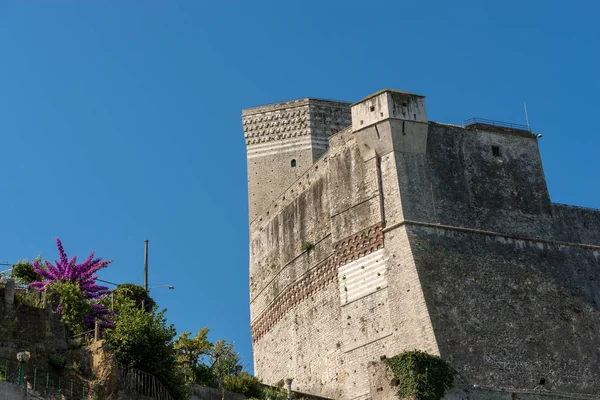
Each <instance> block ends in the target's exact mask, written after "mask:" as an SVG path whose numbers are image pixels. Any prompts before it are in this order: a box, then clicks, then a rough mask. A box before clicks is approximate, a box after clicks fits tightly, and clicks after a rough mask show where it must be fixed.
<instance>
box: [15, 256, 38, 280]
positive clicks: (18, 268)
mask: <svg viewBox="0 0 600 400" xmlns="http://www.w3.org/2000/svg"><path fill="white" fill-rule="evenodd" d="M12 276H13V277H14V278H15V279H16V280H17V281H18V282H19V283H21V284H23V285H29V284H30V283H31V282H40V281H42V280H43V278H42V277H41V276H39V275H38V274H36V273H35V271H34V270H33V265H32V264H31V263H30V262H29V261H27V260H21V261H19V262H18V263H16V264H15V265H13V268H12Z"/></svg>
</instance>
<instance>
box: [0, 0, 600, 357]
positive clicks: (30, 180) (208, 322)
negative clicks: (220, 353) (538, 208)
mask: <svg viewBox="0 0 600 400" xmlns="http://www.w3.org/2000/svg"><path fill="white" fill-rule="evenodd" d="M599 13H600V5H598V3H597V2H592V1H586V2H583V1H582V2H575V3H565V2H564V1H562V2H558V1H494V2H491V1H470V2H466V1H458V2H456V1H453V2H448V1H438V2H433V1H432V2H426V1H411V2H405V1H397V0H396V1H386V2H384V1H372V2H365V1H350V0H344V1H325V0H321V1H305V0H303V1H295V2H291V1H289V2H288V1H281V0H279V1H258V0H252V1H250V0H238V1H225V0H219V1H211V2H208V1H201V0H189V1H184V0H178V1H172V0H162V1H152V0H138V1H128V0H119V1H117V0H112V1H109V0H95V1H92V0H89V1H81V0H39V1H35V0H20V1H17V0H1V1H0V134H1V138H2V139H1V140H2V141H1V143H2V144H1V146H0V149H1V151H2V153H1V156H2V158H1V159H0V161H1V163H2V164H1V165H2V167H1V168H0V171H1V172H0V185H1V186H0V188H1V196H0V221H1V224H0V262H14V261H16V260H18V259H20V258H25V257H27V258H30V259H31V258H33V257H35V256H36V255H37V254H38V253H42V255H43V256H45V257H46V258H50V259H54V258H56V250H55V247H54V238H55V237H56V236H58V237H60V238H61V239H62V240H63V243H64V245H65V248H66V250H67V252H68V253H69V254H71V255H72V254H77V255H78V256H80V257H85V256H86V255H87V254H88V252H89V251H91V250H95V251H96V252H97V254H98V255H99V256H102V257H104V258H108V259H113V260H115V261H114V263H113V264H112V265H111V266H110V267H109V268H108V269H106V270H103V272H102V273H101V278H102V279H106V280H110V281H114V282H135V283H138V284H141V283H142V282H143V241H144V239H149V240H150V285H151V286H156V285H163V284H172V285H174V286H175V287H176V290H174V291H169V290H166V289H156V290H155V291H153V292H152V295H153V296H154V297H155V298H156V300H157V301H158V302H159V304H160V305H161V306H163V307H166V308H167V309H168V312H167V315H168V318H169V321H170V322H172V323H174V324H175V326H176V328H177V330H178V331H179V332H182V331H196V330H197V329H198V328H200V327H203V326H208V327H209V328H210V329H211V339H213V340H217V339H220V338H224V339H227V340H231V341H235V344H236V346H237V348H238V350H239V351H240V352H241V354H242V355H243V356H244V358H245V364H246V365H247V366H249V367H250V366H251V364H252V362H251V357H252V356H251V339H250V330H249V310H248V308H249V307H248V299H249V295H248V244H247V243H248V226H247V224H248V219H247V190H246V155H245V148H244V140H243V132H242V128H241V118H240V115H241V110H242V109H243V108H247V107H251V106H256V105H261V104H264V103H271V102H276V101H281V100H289V99H294V98H300V97H309V96H310V97H318V98H327V99H335V100H348V101H355V100H358V99H360V98H362V97H364V96H366V95H368V94H370V93H372V92H375V91H377V90H379V89H382V88H386V87H389V88H395V89H402V90H407V91H412V92H416V93H419V94H423V95H425V96H427V99H426V101H427V107H428V114H429V118H430V119H431V120H434V121H441V122H449V123H459V124H460V123H461V122H462V121H463V120H464V119H467V118H469V117H472V116H477V117H483V118H491V119H498V120H503V121H509V122H517V123H525V116H524V112H523V102H524V101H526V102H527V106H528V109H529V117H530V122H531V125H532V128H533V130H534V131H536V132H541V133H543V135H544V137H543V139H542V140H541V141H540V146H541V151H542V158H543V162H544V168H545V172H546V176H547V179H548V185H549V189H550V193H551V196H552V199H553V200H554V201H555V202H561V203H569V204H576V205H581V206H586V207H594V208H599V207H600V200H599V198H598V195H599V194H600V185H599V184H598V182H599V180H598V173H599V172H600V158H599V157H598V154H599V153H600V135H599V132H600V128H599V123H598V121H596V118H597V116H598V110H599V109H600V101H599V96H598V93H600V75H599V74H598V71H600V50H599V49H600V43H599V39H600V28H598V21H597V16H598V14H599Z"/></svg>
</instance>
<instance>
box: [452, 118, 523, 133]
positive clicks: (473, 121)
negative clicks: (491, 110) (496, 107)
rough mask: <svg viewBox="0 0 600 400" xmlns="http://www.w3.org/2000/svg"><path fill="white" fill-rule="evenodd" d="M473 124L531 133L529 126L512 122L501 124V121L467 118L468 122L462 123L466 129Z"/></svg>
mask: <svg viewBox="0 0 600 400" xmlns="http://www.w3.org/2000/svg"><path fill="white" fill-rule="evenodd" d="M475 124H482V125H492V126H499V127H502V128H510V129H519V130H522V131H531V129H530V128H529V126H527V125H523V124H513V123H512V122H501V121H494V120H491V119H485V118H475V117H473V118H469V119H468V120H466V121H464V122H463V126H464V127H467V126H470V125H475Z"/></svg>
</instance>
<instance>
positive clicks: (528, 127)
mask: <svg viewBox="0 0 600 400" xmlns="http://www.w3.org/2000/svg"><path fill="white" fill-rule="evenodd" d="M523 106H524V107H525V121H527V130H529V132H531V127H530V126H529V116H528V115H527V103H523Z"/></svg>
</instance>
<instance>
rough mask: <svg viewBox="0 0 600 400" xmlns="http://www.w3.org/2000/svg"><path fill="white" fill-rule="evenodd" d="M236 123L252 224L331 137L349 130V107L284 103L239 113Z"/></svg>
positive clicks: (324, 148) (333, 103)
mask: <svg viewBox="0 0 600 400" xmlns="http://www.w3.org/2000/svg"><path fill="white" fill-rule="evenodd" d="M242 123H243V126H244V138H245V139H246V149H247V160H248V193H249V196H248V203H249V210H250V211H249V214H250V221H252V220H254V218H256V216H257V215H258V214H260V213H261V212H262V211H263V210H264V208H265V207H266V206H268V205H269V204H271V203H272V202H273V201H274V200H275V199H276V198H277V197H279V195H280V194H281V193H283V191H285V190H286V189H287V188H288V187H289V186H290V185H291V184H292V183H293V182H294V181H295V180H296V179H298V177H300V176H301V175H302V174H303V173H304V172H306V170H307V169H308V168H310V166H311V165H312V164H313V163H314V162H315V161H316V160H317V159H318V158H319V157H321V155H322V154H323V153H325V152H326V151H327V149H328V148H329V140H328V137H329V136H330V135H331V134H333V133H336V132H338V131H340V130H342V129H344V128H346V127H348V126H350V123H351V120H350V104H349V103H343V102H336V101H328V100H317V99H301V100H294V101H288V102H285V103H279V104H271V105H267V106H262V107H256V108H250V109H247V110H244V111H242Z"/></svg>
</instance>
